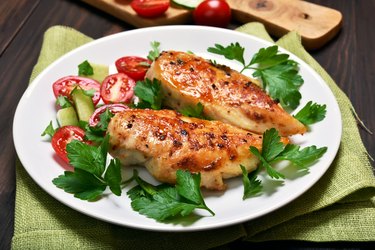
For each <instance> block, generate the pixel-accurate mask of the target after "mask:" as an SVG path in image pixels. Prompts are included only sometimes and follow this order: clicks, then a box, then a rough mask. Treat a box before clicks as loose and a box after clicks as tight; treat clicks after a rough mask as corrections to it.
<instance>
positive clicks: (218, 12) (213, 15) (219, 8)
mask: <svg viewBox="0 0 375 250" xmlns="http://www.w3.org/2000/svg"><path fill="white" fill-rule="evenodd" d="M193 18H194V22H195V23H196V24H199V25H206V26H215V27H227V26H228V24H229V22H230V18H231V9H230V6H229V4H228V3H227V2H226V1H225V0H205V1H203V2H201V3H200V4H199V5H198V6H197V7H196V8H195V10H194V11H193Z"/></svg>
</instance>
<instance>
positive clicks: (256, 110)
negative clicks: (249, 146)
mask: <svg viewBox="0 0 375 250" xmlns="http://www.w3.org/2000/svg"><path fill="white" fill-rule="evenodd" d="M146 77H147V78H149V79H153V78H156V79H158V80H160V81H161V85H162V90H163V94H164V95H165V96H166V98H165V104H166V105H167V106H169V107H171V108H173V109H176V110H181V109H182V108H184V107H186V106H195V105H196V104H197V103H198V102H200V103H201V104H203V105H204V115H206V116H207V117H209V118H211V119H213V120H219V121H222V122H224V123H229V124H232V125H235V126H238V127H240V128H243V129H246V130H249V131H252V132H255V133H259V134H262V133H263V132H264V131H266V130H267V129H270V128H276V129H277V130H278V131H279V133H280V134H281V135H283V136H289V135H293V134H303V133H305V132H306V127H305V126H304V125H303V124H302V123H300V122H299V121H298V120H296V119H295V118H294V117H293V116H291V115H290V114H288V113H287V112H286V111H285V110H283V108H282V107H281V106H280V105H279V104H278V103H277V102H276V101H274V100H272V99H271V98H270V97H269V96H268V95H267V94H266V93H265V92H264V91H263V90H262V89H261V88H260V87H259V86H258V85H257V84H255V82H254V80H253V79H251V78H249V77H247V76H245V75H243V74H241V73H239V72H237V71H235V70H232V69H230V68H229V67H226V66H221V65H214V64H212V63H211V62H209V61H208V60H205V59H203V58H201V57H198V56H196V55H193V54H188V53H184V52H178V51H164V52H162V53H161V54H160V56H159V57H158V58H157V59H156V60H155V61H154V62H153V64H152V65H151V67H150V69H149V70H148V71H147V74H146Z"/></svg>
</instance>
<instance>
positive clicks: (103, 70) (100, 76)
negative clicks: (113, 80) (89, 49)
mask: <svg viewBox="0 0 375 250" xmlns="http://www.w3.org/2000/svg"><path fill="white" fill-rule="evenodd" d="M90 65H91V67H92V68H93V70H94V74H93V75H91V76H86V77H88V78H91V79H94V80H96V81H98V82H100V83H101V82H103V80H104V78H106V77H107V76H108V75H109V67H108V66H107V65H103V64H96V63H91V62H90Z"/></svg>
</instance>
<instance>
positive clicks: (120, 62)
mask: <svg viewBox="0 0 375 250" xmlns="http://www.w3.org/2000/svg"><path fill="white" fill-rule="evenodd" d="M151 63H152V62H151V61H150V60H148V59H146V58H143V57H138V56H124V57H121V58H119V59H117V60H116V62H115V65H116V68H117V71H118V72H119V73H124V74H127V75H128V76H130V77H131V78H133V80H134V81H139V80H143V79H144V78H145V75H146V71H147V70H148V68H149V66H147V65H150V64H151Z"/></svg>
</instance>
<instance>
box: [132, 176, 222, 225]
mask: <svg viewBox="0 0 375 250" xmlns="http://www.w3.org/2000/svg"><path fill="white" fill-rule="evenodd" d="M176 177H177V184H176V186H175V187H174V186H170V185H167V184H161V185H158V186H153V185H151V184H149V183H147V182H145V181H144V180H143V179H141V178H140V177H139V176H138V175H137V174H135V180H136V182H137V183H138V185H137V186H135V187H133V188H132V189H130V190H129V191H128V192H127V194H128V196H129V198H130V199H131V200H132V202H131V206H132V208H133V209H134V210H135V211H137V212H139V213H140V214H143V215H145V216H147V217H149V218H153V219H155V220H157V221H165V220H167V219H170V218H174V217H176V216H187V215H189V214H191V213H192V212H193V211H194V210H195V209H197V208H199V209H205V210H207V211H209V212H210V213H211V214H212V215H215V213H214V212H213V211H211V210H210V209H209V208H208V207H207V205H206V204H205V202H204V199H203V196H202V194H201V191H200V180H201V178H200V174H191V173H190V172H188V171H183V170H177V173H176Z"/></svg>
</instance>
